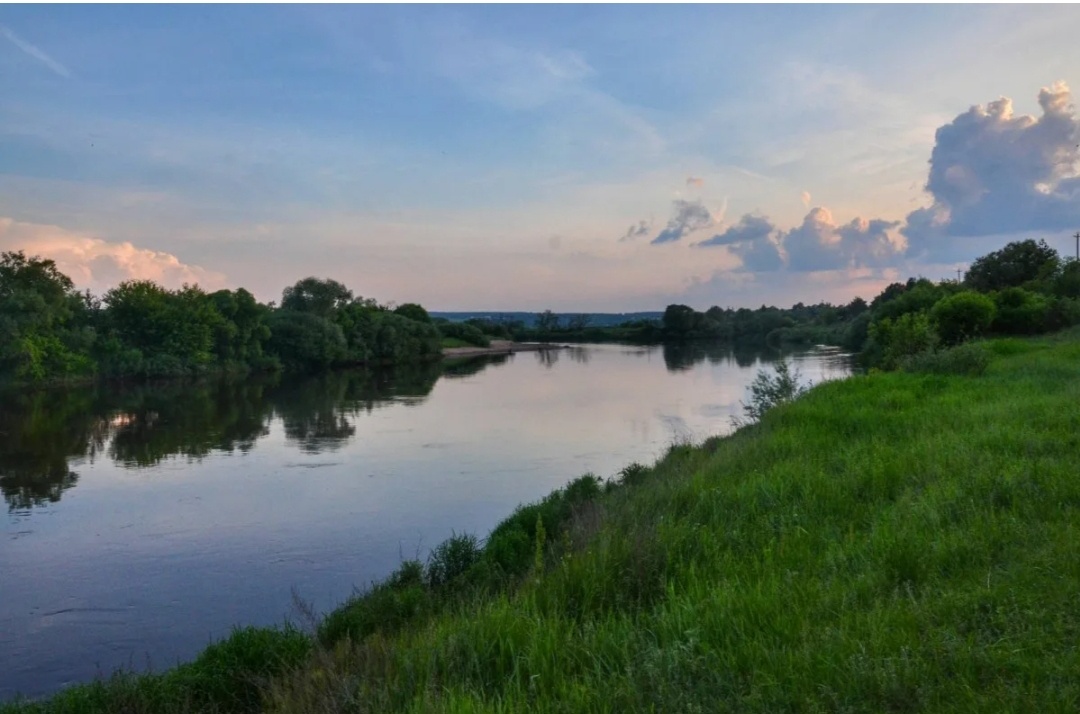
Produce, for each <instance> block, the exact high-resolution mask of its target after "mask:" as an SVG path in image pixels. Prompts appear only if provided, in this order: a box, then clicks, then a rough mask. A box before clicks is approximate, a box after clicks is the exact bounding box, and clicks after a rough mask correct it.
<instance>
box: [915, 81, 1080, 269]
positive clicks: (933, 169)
mask: <svg viewBox="0 0 1080 714" xmlns="http://www.w3.org/2000/svg"><path fill="white" fill-rule="evenodd" d="M1039 106H1040V107H1041V109H1042V115H1041V116H1039V117H1034V116H1028V115H1020V116H1017V115H1016V114H1014V112H1013V105H1012V101H1011V100H1010V99H1008V98H1005V97H1002V98H1000V99H998V100H996V101H993V102H989V103H987V104H986V105H977V106H973V107H971V108H970V109H969V110H968V111H966V112H964V113H963V114H960V115H959V116H957V117H956V118H955V119H953V121H952V122H951V123H949V124H946V125H945V126H942V127H940V128H939V129H938V130H937V134H936V137H935V145H934V150H933V153H932V154H931V156H930V175H929V178H928V180H927V182H926V190H927V192H928V193H929V194H930V196H931V198H932V199H933V203H932V205H930V206H929V207H927V208H921V209H918V210H916V211H914V212H912V213H911V214H909V215H908V217H907V223H908V225H907V227H906V228H905V231H904V232H905V234H906V235H907V236H908V237H909V238H910V239H911V241H912V245H913V247H915V248H917V249H918V250H919V252H924V251H925V252H929V253H935V252H939V251H940V249H941V248H942V247H943V246H942V244H943V243H944V239H945V238H947V237H957V236H978V235H995V234H996V235H1000V234H1006V233H1015V232H1018V231H1023V230H1061V229H1066V228H1071V227H1073V226H1075V225H1077V224H1078V223H1080V146H1078V144H1080V120H1078V118H1077V116H1076V109H1075V107H1074V105H1073V104H1072V101H1071V94H1070V92H1069V88H1068V86H1067V85H1066V84H1065V83H1064V82H1057V83H1056V84H1054V85H1052V86H1051V87H1045V88H1043V89H1042V91H1040V92H1039Z"/></svg>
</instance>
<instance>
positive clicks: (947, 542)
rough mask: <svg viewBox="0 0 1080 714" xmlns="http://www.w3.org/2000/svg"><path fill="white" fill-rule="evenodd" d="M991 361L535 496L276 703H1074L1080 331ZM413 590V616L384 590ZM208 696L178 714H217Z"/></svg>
mask: <svg viewBox="0 0 1080 714" xmlns="http://www.w3.org/2000/svg"><path fill="white" fill-rule="evenodd" d="M986 352H987V354H989V355H991V358H990V362H989V364H988V365H987V366H986V369H985V372H984V373H983V374H982V375H981V376H970V375H952V374H935V373H927V372H919V373H876V374H871V375H867V376H861V377H856V378H852V379H850V380H846V381H844V382H830V383H825V384H822V385H819V386H818V387H815V388H814V389H813V390H811V391H810V392H809V393H808V394H807V395H805V396H804V397H802V398H801V399H798V400H797V401H795V402H792V403H789V404H784V405H781V406H778V407H776V408H774V409H770V410H769V411H768V412H767V413H765V414H763V415H762V417H761V419H760V421H759V422H757V423H756V424H753V425H750V426H748V427H747V428H744V429H742V430H740V431H739V432H737V433H736V434H734V435H733V436H731V437H729V438H725V439H712V440H709V441H707V442H706V443H704V444H702V445H700V446H696V447H691V446H685V445H683V446H676V447H673V448H672V449H671V450H670V451H669V453H668V454H667V455H666V456H665V457H664V458H663V459H662V460H661V461H660V462H659V463H657V464H656V465H654V466H652V467H643V466H640V465H635V466H632V467H628V468H627V469H626V470H625V471H624V472H623V474H622V477H621V478H620V480H619V481H620V483H618V484H608V485H602V484H600V483H598V482H597V481H595V479H590V480H589V481H588V482H583V483H586V485H583V486H578V487H576V488H580V489H581V492H580V493H578V494H577V496H568V495H567V494H568V493H570V492H574V491H573V489H567V490H566V491H563V492H560V493H559V494H556V495H554V496H553V497H550V498H549V500H547V501H545V502H544V503H541V504H534V505H532V506H527V507H523V508H521V509H519V510H518V511H517V512H516V513H515V514H514V515H513V516H512V517H511V518H510V519H508V521H507V522H505V523H504V524H503V525H502V526H500V528H499V529H496V532H493V533H492V534H491V535H490V536H489V538H488V539H487V540H486V541H485V542H483V543H480V542H475V541H472V540H470V541H469V542H468V543H462V542H458V543H457V544H456V545H454V546H448V548H447V550H446V552H445V553H443V555H442V556H440V557H444V560H445V561H446V564H443V565H438V566H437V567H435V565H434V561H429V563H427V564H419V563H414V564H406V565H405V566H403V569H402V571H399V573H398V574H397V575H395V577H394V578H392V579H391V580H389V581H387V583H384V584H383V585H382V586H378V587H376V588H375V589H373V590H372V591H371V592H370V593H368V595H367V596H366V597H360V598H357V599H355V600H354V601H353V602H351V603H349V604H347V605H346V606H344V608H343V609H341V610H339V611H338V613H335V615H332V616H331V618H330V619H328V620H326V622H325V623H324V626H325V627H330V625H329V623H331V622H332V621H334V618H335V617H338V618H339V619H340V620H342V623H341V624H339V625H338V626H336V630H335V633H334V634H333V635H332V636H331V635H327V634H326V633H322V635H323V636H322V638H321V644H320V645H319V646H317V647H314V648H313V650H312V652H311V654H308V655H305V656H303V657H302V658H299V662H298V663H297V664H296V665H295V666H290V667H286V668H284V669H277V670H274V673H273V675H272V677H271V680H272V681H271V682H270V683H269V684H268V685H266V686H263V687H261V688H260V693H261V695H262V699H261V702H260V706H261V707H264V708H265V710H266V711H272V712H281V713H291V712H368V711H372V712H428V711H431V712H522V711H530V712H534V711H535V712H625V711H656V712H724V711H731V712H736V711H738V712H743V711H748V712H776V711H793V712H883V711H889V712H908V711H910V712H915V711H920V712H922V711H942V712H980V711H982V712H1004V711H1040V712H1056V711H1060V712H1065V711H1077V709H1078V708H1080V677H1078V676H1077V672H1080V648H1078V647H1077V644H1076V643H1077V642H1080V608H1077V607H1076V597H1077V592H1078V583H1080V477H1078V474H1080V409H1078V408H1077V404H1078V403H1080V333H1078V332H1077V331H1072V332H1071V333H1068V334H1064V335H1058V336H1053V337H1048V338H1043V339H1039V340H1023V341H1021V340H1008V341H1000V342H989V343H987V345H986ZM574 493H577V492H574ZM447 564H450V565H447ZM451 566H452V567H451ZM451 570H452V571H454V572H455V573H456V575H455V576H453V577H449V578H443V575H442V574H443V573H447V572H450V571H451ZM432 572H436V573H438V574H439V576H438V577H437V578H434V579H433V578H432V577H431V573H432ZM395 578H396V580H395ZM395 583H396V584H395ZM380 587H382V588H384V590H379V588H380ZM409 588H417V590H416V592H418V593H420V595H417V597H418V598H420V599H421V600H422V602H421V604H420V605H418V606H416V607H415V608H414V609H409V608H411V607H413V605H410V604H408V602H406V603H405V604H404V605H401V604H400V603H398V604H393V603H392V604H391V605H389V606H386V609H385V610H383V609H380V608H382V607H383V606H382V605H379V606H376V605H375V604H374V603H375V600H374V599H372V598H378V597H386V596H383V595H378V593H380V592H391V591H392V592H394V593H396V594H397V595H400V597H401V598H402V600H403V601H406V600H407V597H406V596H405V595H403V594H402V593H406V592H407V591H408V590H409ZM397 595H395V596H397ZM365 603H366V604H365ZM399 605H400V607H399ZM365 608H368V609H366V610H365ZM364 612H366V613H367V614H357V613H364ZM339 613H340V614H339ZM347 613H353V615H354V616H347ZM402 613H403V614H402ZM350 618H351V619H350ZM165 676H169V675H165ZM127 681H131V680H127ZM223 681H228V678H227V677H226V679H225V680H223ZM113 686H114V685H111V684H105V685H99V689H98V690H94V691H101V692H104V691H107V690H108V691H111V690H110V689H109V688H110V687H113ZM117 686H118V685H117ZM229 686H231V685H229ZM83 689H84V690H85V691H91V689H92V688H83ZM74 691H82V690H79V689H76V690H73V692H74ZM116 691H117V692H121V693H122V692H123V691H124V690H123V689H122V688H120V689H117V690H116ZM187 691H189V692H199V693H200V694H199V696H204V697H205V699H204V700H203V701H205V702H207V703H208V705H207V707H209V706H213V707H219V708H220V710H222V711H225V710H229V711H245V710H246V709H244V708H243V707H246V706H249V705H250V702H251V700H250V699H248V698H247V695H243V696H241V697H239V698H237V699H236V700H235V701H229V700H227V699H225V698H224V697H223V695H222V693H221V692H220V691H219V688H215V687H211V686H210V684H209V683H206V684H204V685H200V686H199V687H193V688H191V689H190V690H187ZM206 692H214V694H213V695H212V696H211V695H210V694H206ZM73 696H75V695H74V694H73V693H72V692H69V693H66V694H62V695H60V696H58V697H56V698H54V699H53V700H52V702H51V703H50V704H47V705H42V708H40V709H39V710H40V711H80V712H82V711H86V712H90V711H118V710H120V709H116V708H114V709H110V708H109V707H108V706H107V703H108V701H109V700H108V698H107V696H105V695H103V697H104V698H102V699H100V700H96V703H87V704H85V705H83V704H80V706H79V707H74V706H68V707H66V708H65V706H61V703H62V702H63V701H65V697H68V698H69V699H70V698H71V697H73ZM116 696H120V695H119V694H117V695H116ZM84 699H86V697H84ZM87 701H89V700H88V699H87ZM190 701H191V700H190V699H189V700H185V699H183V698H178V699H176V700H175V702H178V703H176V704H175V706H174V702H173V701H171V700H170V701H166V702H164V704H163V705H162V707H161V708H160V709H158V710H159V711H185V709H182V708H178V707H180V706H181V705H183V706H188V707H189V708H188V709H186V710H187V711H191V710H213V709H209V708H206V707H203V704H201V703H199V702H195V703H194V704H191V703H189V702H190ZM54 705H55V706H54ZM192 706H194V707H195V709H191V708H190V707H192ZM23 710H24V709H22V708H20V707H9V708H7V709H2V708H0V711H4V712H5V714H8V712H12V711H23ZM130 711H144V710H143V709H130Z"/></svg>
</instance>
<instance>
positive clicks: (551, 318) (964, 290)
mask: <svg viewBox="0 0 1080 714" xmlns="http://www.w3.org/2000/svg"><path fill="white" fill-rule="evenodd" d="M1076 324H1080V262H1077V261H1076V260H1073V259H1063V258H1062V257H1061V256H1060V255H1058V253H1057V251H1056V250H1054V249H1053V248H1051V247H1050V246H1049V245H1047V243H1046V241H1043V240H1040V241H1035V240H1023V241H1017V242H1013V243H1009V244H1008V245H1006V246H1005V247H1004V248H1002V249H1001V250H998V251H994V252H992V253H989V254H987V255H984V256H982V257H980V258H978V259H977V260H975V261H974V263H972V265H971V268H970V269H969V270H968V272H967V274H966V275H965V276H964V278H963V279H962V280H942V281H938V282H934V281H931V280H927V279H926V278H911V279H909V280H907V281H906V282H903V283H900V282H897V283H893V284H891V285H889V286H888V287H886V288H885V289H884V290H883V291H882V292H881V293H880V294H878V295H877V296H875V297H874V298H873V300H871V301H870V302H869V303H867V302H866V301H865V300H864V299H862V298H860V297H857V298H855V299H853V300H852V301H851V302H849V303H847V304H846V305H832V304H830V303H827V302H822V303H819V304H816V305H804V304H803V303H801V302H800V303H797V304H796V305H794V306H793V307H791V308H788V309H782V308H778V307H771V306H766V305H762V306H761V307H759V308H757V309H750V308H745V307H743V308H737V309H733V308H721V307H718V306H713V307H710V308H709V309H708V310H705V311H698V310H695V309H694V308H692V307H690V306H688V305H680V304H672V305H668V306H667V309H666V310H665V311H664V314H663V317H662V319H660V320H636V321H632V322H626V323H623V324H622V325H618V326H615V327H590V326H588V324H587V321H584V320H582V319H578V320H574V319H566V320H562V319H560V317H559V316H558V315H555V314H554V313H552V312H551V311H550V310H548V311H545V312H543V313H540V314H538V315H537V316H536V320H535V321H534V326H533V327H532V328H525V327H524V326H517V327H518V329H517V330H516V332H515V336H516V337H518V338H519V339H521V338H525V339H539V340H561V341H607V340H614V341H632V342H646V343H650V342H652V343H664V344H666V345H677V344H683V343H694V342H707V341H720V342H725V343H732V344H763V345H770V346H773V347H780V346H783V345H796V344H828V345H837V346H841V347H845V348H847V349H849V350H852V351H853V352H858V353H859V354H860V359H861V360H862V362H863V363H864V364H865V365H867V366H871V367H880V368H884V369H894V368H897V367H899V366H901V365H902V363H904V362H905V360H910V359H911V358H913V357H914V356H916V355H920V354H925V353H933V352H935V351H940V350H944V349H948V348H950V347H954V346H956V345H959V344H960V343H962V342H965V341H967V340H970V339H973V338H976V337H980V336H983V335H1031V334H1039V333H1043V332H1052V331H1055V330H1059V329H1062V328H1065V327H1069V326H1071V325H1076Z"/></svg>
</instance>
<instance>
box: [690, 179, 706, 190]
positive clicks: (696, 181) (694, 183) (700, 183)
mask: <svg viewBox="0 0 1080 714" xmlns="http://www.w3.org/2000/svg"><path fill="white" fill-rule="evenodd" d="M686 185H687V186H696V187H697V188H701V187H702V186H704V185H705V179H703V178H701V177H700V176H687V177H686Z"/></svg>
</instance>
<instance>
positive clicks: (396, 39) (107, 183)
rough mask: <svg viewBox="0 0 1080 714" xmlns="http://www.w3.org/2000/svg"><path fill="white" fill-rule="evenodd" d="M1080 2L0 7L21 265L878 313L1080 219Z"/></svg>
mask: <svg viewBox="0 0 1080 714" xmlns="http://www.w3.org/2000/svg"><path fill="white" fill-rule="evenodd" d="M1077 37H1080V6H1039V7H1029V6H1021V5H1011V6H1010V5H995V6H970V5H964V6H918V7H913V6H835V5H829V6H813V5H804V6H754V5H734V6H704V5H700V6H699V5H683V6H660V5H623V6H619V5H604V6H573V5H560V6H517V5H515V6H490V5H484V6H314V5H268V6H251V5H245V6H48V5H35V6H29V5H26V6H20V5H5V6H2V7H0V250H24V251H26V252H27V253H28V254H32V255H41V256H43V257H47V258H51V259H53V260H55V261H56V262H57V264H58V265H59V266H60V268H61V269H62V270H64V271H65V272H66V273H67V274H68V275H70V276H71V277H72V279H73V280H74V281H75V283H76V285H77V286H79V287H80V288H86V289H90V290H92V291H94V292H95V293H97V294H102V293H103V292H104V291H106V290H107V289H108V288H110V287H112V286H114V285H116V284H117V283H119V282H121V281H123V280H129V279H151V280H155V281H157V282H159V283H161V284H163V285H166V286H167V287H179V286H180V285H182V284H184V283H198V284H199V285H200V286H202V287H203V288H205V289H207V290H214V289H219V288H222V287H228V288H235V287H245V288H247V289H248V290H250V291H252V292H253V293H254V294H255V295H256V297H258V298H259V299H260V300H263V301H270V300H279V299H280V296H281V291H282V289H283V288H285V287H286V286H288V285H290V284H292V283H294V282H295V281H296V280H299V279H301V278H303V277H307V276H316V277H328V278H333V279H335V280H338V281H340V282H343V283H344V284H346V285H347V286H349V287H350V288H351V289H352V290H353V291H354V292H355V293H356V294H357V295H361V296H363V297H370V298H375V299H377V300H379V301H380V302H384V303H390V302H393V303H397V304H401V303H404V302H419V303H421V304H423V305H424V306H425V307H427V308H428V309H431V310H537V311H539V310H543V309H553V310H557V311H606V312H619V311H633V310H662V309H663V308H664V307H665V306H666V305H667V304H670V303H674V302H678V303H685V304H688V305H692V306H694V307H696V308H698V309H705V308H707V307H709V306H711V305H720V306H722V307H740V306H747V307H757V306H759V305H761V304H770V305H777V306H781V307H787V306H790V305H792V304H794V303H796V302H805V303H813V302H818V301H820V300H827V301H830V302H833V303H844V302H847V301H849V300H851V299H852V298H853V297H855V296H862V297H864V298H867V299H869V298H872V297H873V296H874V295H875V294H877V293H878V292H879V291H880V290H881V289H882V288H883V287H884V286H885V285H887V284H888V283H890V282H893V281H895V280H898V279H899V280H903V279H906V278H907V277H909V276H924V277H928V278H931V279H942V278H947V277H953V278H954V277H955V276H956V270H957V269H961V270H962V269H964V268H965V267H966V266H967V265H969V264H970V263H971V261H972V260H973V259H975V258H976V257H978V256H980V255H984V254H986V253H988V252H990V251H993V250H997V249H999V248H1001V247H1002V246H1004V245H1005V244H1006V243H1007V242H1009V241H1012V240H1020V239H1026V238H1045V239H1046V240H1047V241H1048V242H1050V244H1051V245H1053V246H1054V247H1056V248H1058V249H1059V250H1060V251H1062V252H1063V253H1065V252H1067V253H1068V254H1070V255H1071V254H1072V251H1073V245H1074V243H1073V240H1072V238H1070V236H1071V235H1072V233H1074V232H1075V231H1077V230H1080V119H1078V117H1077V114H1076V110H1075V109H1074V107H1073V101H1074V100H1073V98H1072V95H1071V94H1070V89H1069V87H1070V82H1071V83H1073V85H1074V86H1076V85H1077V83H1080V75H1078V72H1080V42H1077Z"/></svg>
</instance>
